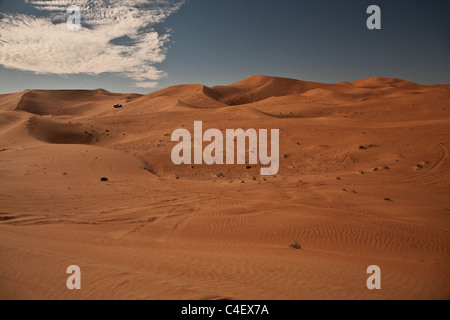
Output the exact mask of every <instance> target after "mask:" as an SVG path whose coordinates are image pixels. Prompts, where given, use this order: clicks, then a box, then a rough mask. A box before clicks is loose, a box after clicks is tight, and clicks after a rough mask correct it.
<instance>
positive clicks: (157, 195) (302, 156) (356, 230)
mask: <svg viewBox="0 0 450 320" xmlns="http://www.w3.org/2000/svg"><path fill="white" fill-rule="evenodd" d="M116 103H121V104H123V106H124V107H123V108H121V109H115V108H113V105H114V104H116ZM196 120H202V121H203V125H204V129H206V128H218V129H220V130H225V129H237V128H243V129H249V128H255V129H265V128H267V129H271V128H274V129H280V170H279V173H278V174H277V175H276V176H273V177H272V176H270V177H262V176H260V174H259V168H260V166H259V165H252V166H251V168H246V166H245V165H244V166H243V165H213V166H207V165H192V166H191V165H181V166H175V165H173V164H172V161H171V159H170V154H171V150H172V148H173V147H174V146H175V143H173V142H171V141H170V140H171V134H172V132H173V131H174V130H176V129H179V128H186V129H188V130H190V131H191V132H192V131H193V125H194V121H196ZM449 128H450V85H436V86H425V85H420V84H415V83H412V82H408V81H404V80H399V79H391V78H379V77H375V78H369V79H363V80H358V81H354V82H341V83H337V84H322V83H315V82H307V81H300V80H295V79H284V78H275V77H267V76H251V77H249V78H247V79H244V80H243V81H240V82H238V83H235V84H231V85H228V86H216V87H206V86H203V85H181V86H175V87H170V88H166V89H163V90H159V91H156V92H154V93H150V94H148V95H137V94H115V93H111V92H108V91H106V90H102V89H99V90H92V91H67V90H66V91H45V90H26V91H24V92H21V93H14V94H7V95H0V162H1V166H0V177H1V182H2V183H1V184H0V248H1V249H0V250H1V251H0V252H1V253H0V284H1V285H0V298H3V299H15V298H25V299H80V298H81V299H87V298H93V299H448V298H450V290H449V286H450V277H449V274H448V268H449V265H450V246H449V244H450V241H449V240H450V218H449V217H450V216H449V213H450V183H449V181H450V179H449V178H450V161H449V144H450V139H449V138H450V129H449ZM101 178H107V179H108V181H101ZM295 241H298V242H299V243H300V244H301V246H302V249H301V250H295V249H292V248H290V244H292V243H293V242H295ZM73 264H75V265H78V266H80V268H81V270H82V290H80V291H70V290H68V289H67V288H66V287H65V283H66V279H67V276H68V275H67V274H66V273H65V271H66V268H67V267H68V266H69V265H73ZM374 264H375V265H379V266H380V267H381V270H382V290H375V291H370V290H368V289H367V288H366V280H367V277H368V276H369V275H367V274H366V269H367V267H368V266H370V265H374Z"/></svg>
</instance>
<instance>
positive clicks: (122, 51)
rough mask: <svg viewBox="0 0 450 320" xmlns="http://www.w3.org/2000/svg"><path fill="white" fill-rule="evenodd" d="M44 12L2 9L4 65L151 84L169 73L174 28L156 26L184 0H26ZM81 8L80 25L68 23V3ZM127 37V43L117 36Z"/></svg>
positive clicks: (1, 54)
mask: <svg viewBox="0 0 450 320" xmlns="http://www.w3.org/2000/svg"><path fill="white" fill-rule="evenodd" d="M27 2H28V3H30V4H31V5H33V6H34V7H35V8H36V9H38V10H40V11H41V12H42V15H39V16H34V15H33V16H32V15H24V14H20V13H17V14H3V16H2V18H1V19H0V65H3V66H4V67H6V68H11V69H18V70H26V71H32V72H34V73H40V74H59V75H68V74H92V75H99V74H101V73H117V74H120V75H124V76H126V77H129V78H130V79H133V80H134V81H135V82H136V83H135V86H137V87H143V88H150V87H154V86H156V85H157V83H156V82H155V81H157V80H158V79H160V78H162V77H164V76H165V73H164V71H161V70H158V69H157V68H156V67H155V66H154V64H156V63H160V62H162V61H164V59H165V57H166V52H167V43H168V41H169V37H170V31H166V32H165V33H163V34H159V33H158V32H157V31H155V29H154V28H153V26H155V25H156V24H158V23H161V22H162V21H164V20H165V19H166V18H167V17H169V16H170V15H172V14H173V13H174V12H176V11H177V10H178V9H179V8H180V7H181V6H182V5H183V3H184V0H149V1H145V0H100V1H98V0H96V1H92V0H46V1H44V0H41V1H34V0H27ZM70 5H77V6H79V7H80V9H81V24H82V28H81V29H80V30H70V29H68V28H67V26H66V21H67V18H68V17H69V16H70V14H68V13H67V11H66V10H67V8H68V7H69V6H70ZM124 38H126V39H127V40H128V41H126V42H127V43H126V44H121V43H123V41H122V42H121V41H119V40H117V39H124Z"/></svg>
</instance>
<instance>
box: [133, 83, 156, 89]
mask: <svg viewBox="0 0 450 320" xmlns="http://www.w3.org/2000/svg"><path fill="white" fill-rule="evenodd" d="M157 85H158V82H136V83H134V85H133V86H134V87H136V88H145V89H151V88H154V87H156V86H157Z"/></svg>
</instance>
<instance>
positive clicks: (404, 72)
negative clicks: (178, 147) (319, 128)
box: [0, 0, 450, 94]
mask: <svg viewBox="0 0 450 320" xmlns="http://www.w3.org/2000/svg"><path fill="white" fill-rule="evenodd" d="M71 5H76V6H78V7H79V8H80V18H81V20H80V28H79V29H76V30H73V28H68V27H67V20H68V19H69V17H71V16H72V14H73V13H74V12H73V11H71V12H67V8H68V7H69V6H71ZM370 5H378V6H379V7H380V9H381V29H380V30H369V29H368V28H367V25H366V21H367V19H368V18H369V17H370V14H367V12H366V11H367V8H368V7H369V6H370ZM449 13H450V1H446V0H433V1H423V0H370V1H366V0H339V1H336V0H314V1H312V0H96V1H91V0H0V93H10V92H19V91H22V90H25V89H97V88H104V89H106V90H109V91H113V92H136V93H142V94H145V93H149V92H152V91H155V90H159V89H162V88H165V87H168V86H172V85H178V84H190V83H201V84H204V85H208V86H213V85H226V84H230V83H235V82H238V81H240V80H242V79H244V78H246V77H248V76H250V75H259V74H263V75H270V76H279V77H287V78H295V79H300V80H307V81H318V82H326V83H336V82H340V81H354V80H358V79H362V78H367V77H372V76H381V77H395V78H401V79H405V80H409V81H413V82H418V83H423V84H439V83H450V19H449V18H448V15H449ZM71 21H72V20H71Z"/></svg>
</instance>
